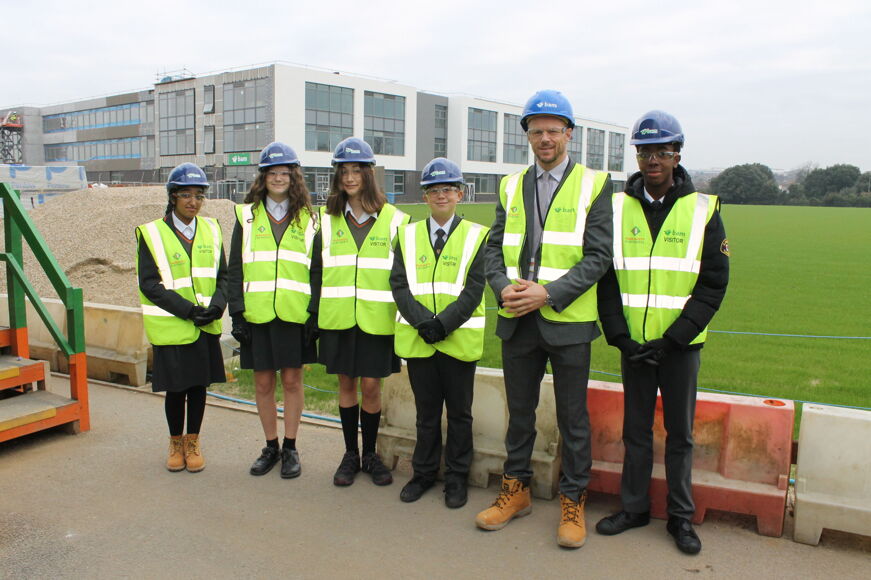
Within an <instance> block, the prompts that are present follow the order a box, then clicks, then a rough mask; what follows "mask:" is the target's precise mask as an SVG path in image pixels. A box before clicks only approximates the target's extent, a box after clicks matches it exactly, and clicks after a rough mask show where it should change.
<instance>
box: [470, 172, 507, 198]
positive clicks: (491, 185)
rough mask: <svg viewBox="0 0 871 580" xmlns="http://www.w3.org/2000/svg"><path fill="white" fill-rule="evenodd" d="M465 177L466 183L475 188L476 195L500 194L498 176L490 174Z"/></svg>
mask: <svg viewBox="0 0 871 580" xmlns="http://www.w3.org/2000/svg"><path fill="white" fill-rule="evenodd" d="M465 176H466V183H468V184H469V185H472V186H474V188H475V194H479V193H498V192H499V180H498V179H497V178H498V177H499V176H498V175H492V174H489V173H466V174H465Z"/></svg>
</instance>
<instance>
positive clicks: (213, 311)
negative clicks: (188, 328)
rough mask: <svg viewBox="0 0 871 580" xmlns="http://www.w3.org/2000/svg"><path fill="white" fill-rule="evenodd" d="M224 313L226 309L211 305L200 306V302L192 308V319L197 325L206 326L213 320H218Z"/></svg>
mask: <svg viewBox="0 0 871 580" xmlns="http://www.w3.org/2000/svg"><path fill="white" fill-rule="evenodd" d="M223 314H224V311H223V310H221V309H220V308H218V307H217V306H209V307H208V308H206V307H205V306H200V305H199V304H194V307H193V308H191V313H190V316H189V318H190V320H191V322H193V323H194V325H196V326H205V325H207V324H209V323H211V322H214V321H216V320H217V319H219V318H220V317H221V316H222V315H223Z"/></svg>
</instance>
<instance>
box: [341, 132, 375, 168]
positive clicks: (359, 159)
mask: <svg viewBox="0 0 871 580" xmlns="http://www.w3.org/2000/svg"><path fill="white" fill-rule="evenodd" d="M336 163H368V164H370V165H375V153H373V152H372V147H370V146H369V144H368V143H366V142H365V141H363V140H362V139H360V138H358V137H348V138H347V139H345V140H344V141H342V142H341V143H339V144H338V145H336V151H335V152H334V153H333V165H335V164H336Z"/></svg>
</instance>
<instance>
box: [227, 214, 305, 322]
mask: <svg viewBox="0 0 871 580" xmlns="http://www.w3.org/2000/svg"><path fill="white" fill-rule="evenodd" d="M268 213H269V212H267V211H266V207H265V206H264V205H263V204H260V206H259V207H258V208H257V212H256V214H255V212H254V205H253V204H250V203H249V204H242V205H237V206H236V219H237V220H238V221H239V225H240V226H241V227H242V278H243V281H242V293H243V298H244V300H245V312H244V315H245V320H247V321H248V322H252V323H255V324H263V323H266V322H269V321H271V320H273V319H274V318H275V317H276V316H277V317H278V318H279V319H281V320H284V321H285V322H295V323H297V324H303V323H304V322H305V321H306V320H308V317H309V313H308V305H309V301H310V299H311V286H310V283H309V274H310V268H311V255H312V248H313V247H314V238H315V233H317V220H316V219H314V217H313V216H312V215H310V214H309V213H308V212H306V211H300V213H299V217H298V219H297V221H291V222H290V223H289V224H288V225H287V229H286V230H285V231H284V235H283V236H282V238H281V242H280V243H279V244H276V243H275V236H274V235H273V234H272V225H271V223H270V218H269V215H268ZM288 219H290V218H288Z"/></svg>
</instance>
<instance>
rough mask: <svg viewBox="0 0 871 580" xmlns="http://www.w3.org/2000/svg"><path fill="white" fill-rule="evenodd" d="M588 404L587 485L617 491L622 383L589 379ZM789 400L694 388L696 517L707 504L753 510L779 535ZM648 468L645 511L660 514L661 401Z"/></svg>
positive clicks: (761, 525)
mask: <svg viewBox="0 0 871 580" xmlns="http://www.w3.org/2000/svg"><path fill="white" fill-rule="evenodd" d="M587 405H588V408H589V411H590V421H591V423H592V446H593V474H592V479H591V482H590V489H592V490H595V491H602V492H605V493H611V494H619V493H620V474H621V472H622V468H623V466H622V464H623V453H624V448H623V441H622V433H623V387H622V385H620V384H618V383H607V382H603V381H590V386H589V388H588V391H587ZM794 418H795V409H794V406H793V403H792V401H784V400H778V399H765V400H763V399H759V398H756V397H744V396H735V395H721V394H716V393H699V394H698V397H697V402H696V416H695V423H694V428H693V437H694V440H695V450H694V453H693V498H694V501H695V503H696V514H695V517H694V521H695V522H696V523H699V522H701V521H703V520H704V517H705V513H706V511H707V510H708V509H716V510H721V511H730V512H735V513H743V514H750V515H754V516H756V521H757V528H758V530H759V533H760V534H763V535H768V536H780V535H781V534H782V533H783V515H784V510H785V505H786V487H787V480H788V476H789V468H790V452H791V445H792V426H793V421H794ZM653 437H654V442H653V450H654V469H653V476H652V480H651V488H650V496H651V514H652V515H653V516H654V517H659V518H665V517H667V514H666V494H667V486H666V480H665V469H664V466H663V464H664V453H665V428H664V427H663V418H662V400H661V399H659V400H658V401H657V408H656V415H655V418H654V428H653Z"/></svg>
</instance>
